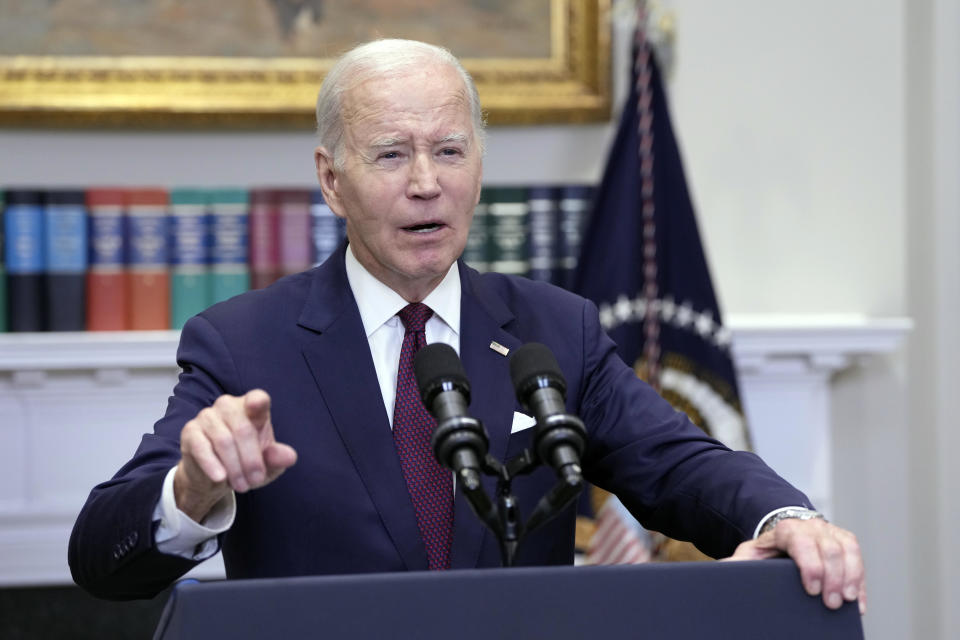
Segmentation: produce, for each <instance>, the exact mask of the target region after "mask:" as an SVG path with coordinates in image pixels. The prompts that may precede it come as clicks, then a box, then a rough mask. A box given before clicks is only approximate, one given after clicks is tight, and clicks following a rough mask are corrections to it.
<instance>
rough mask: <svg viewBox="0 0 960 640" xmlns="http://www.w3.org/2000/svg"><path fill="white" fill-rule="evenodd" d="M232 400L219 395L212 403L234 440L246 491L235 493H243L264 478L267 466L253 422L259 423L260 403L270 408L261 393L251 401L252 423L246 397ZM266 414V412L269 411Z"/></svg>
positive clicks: (261, 406)
mask: <svg viewBox="0 0 960 640" xmlns="http://www.w3.org/2000/svg"><path fill="white" fill-rule="evenodd" d="M248 395H249V394H247V395H245V396H243V397H242V398H235V397H233V396H221V397H220V398H218V399H217V401H216V402H214V409H216V411H217V413H218V415H219V417H220V418H221V419H222V420H223V421H224V424H225V425H226V427H227V428H228V429H229V430H230V432H231V434H232V438H233V448H234V449H235V450H236V454H237V459H238V460H239V466H240V471H239V473H240V474H241V475H242V476H243V483H242V484H245V485H246V489H240V488H237V490H238V491H241V492H243V491H246V490H247V489H252V488H255V487H259V486H261V485H262V484H263V482H264V480H265V479H266V464H265V463H264V460H263V451H262V449H261V446H260V435H259V433H258V426H257V425H256V424H255V422H254V420H257V421H259V420H261V419H262V418H261V415H260V414H258V412H262V409H263V404H264V403H263V401H264V399H265V400H266V405H267V407H269V399H270V398H269V396H267V394H266V393H264V392H262V391H261V392H260V395H261V396H263V397H262V398H256V397H255V398H254V399H253V402H252V407H253V413H254V416H255V417H254V420H251V419H250V413H251V411H250V409H249V408H248V399H247V396H248ZM268 415H269V411H268Z"/></svg>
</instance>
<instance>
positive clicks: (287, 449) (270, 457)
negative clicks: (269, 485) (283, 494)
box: [263, 442, 297, 482]
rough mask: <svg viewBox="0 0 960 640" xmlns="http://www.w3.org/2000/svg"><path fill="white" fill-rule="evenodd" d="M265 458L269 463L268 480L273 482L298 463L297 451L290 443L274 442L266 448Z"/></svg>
mask: <svg viewBox="0 0 960 640" xmlns="http://www.w3.org/2000/svg"><path fill="white" fill-rule="evenodd" d="M263 459H264V462H266V464H267V482H273V481H274V480H276V479H277V477H279V476H280V474H281V473H283V472H284V471H286V470H287V469H289V468H290V467H292V466H293V465H295V464H296V463H297V452H296V451H295V450H294V448H293V447H291V446H290V445H288V444H283V443H280V442H273V443H271V444H270V445H268V446H267V448H266V449H264V451H263Z"/></svg>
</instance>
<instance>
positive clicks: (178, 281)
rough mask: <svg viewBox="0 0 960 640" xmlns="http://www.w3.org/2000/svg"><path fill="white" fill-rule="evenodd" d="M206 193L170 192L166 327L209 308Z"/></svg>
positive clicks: (178, 324) (174, 325)
mask: <svg viewBox="0 0 960 640" xmlns="http://www.w3.org/2000/svg"><path fill="white" fill-rule="evenodd" d="M208 217H209V216H208V212H207V194H206V192H205V191H203V190H201V189H173V190H171V191H170V218H171V222H170V233H171V238H170V239H171V243H170V258H171V260H170V327H171V328H172V329H182V328H183V325H184V324H186V322H187V320H189V319H190V318H191V317H193V316H195V315H196V314H198V313H200V312H201V311H203V310H204V309H206V308H207V307H209V306H210V304H211V302H212V301H213V298H212V284H211V277H210V267H209V258H208V246H209V243H208V240H207V238H208V235H209V231H208Z"/></svg>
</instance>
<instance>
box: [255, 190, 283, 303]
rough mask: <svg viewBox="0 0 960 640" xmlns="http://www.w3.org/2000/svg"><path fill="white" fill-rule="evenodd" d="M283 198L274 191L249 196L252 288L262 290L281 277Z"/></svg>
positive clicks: (259, 192)
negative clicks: (281, 201) (281, 202)
mask: <svg viewBox="0 0 960 640" xmlns="http://www.w3.org/2000/svg"><path fill="white" fill-rule="evenodd" d="M279 207H280V197H279V192H278V191H276V190H273V189H254V190H252V191H251V192H250V220H249V232H250V240H249V242H250V287H251V288H253V289H262V288H263V287H266V286H268V285H271V284H273V283H274V282H275V281H276V280H277V278H279V277H280V238H279V235H280V211H279Z"/></svg>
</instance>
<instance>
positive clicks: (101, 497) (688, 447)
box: [69, 247, 809, 598]
mask: <svg viewBox="0 0 960 640" xmlns="http://www.w3.org/2000/svg"><path fill="white" fill-rule="evenodd" d="M344 249H345V247H341V250H340V251H338V252H337V253H336V254H334V256H333V257H331V258H330V259H329V260H328V261H327V262H325V263H324V264H323V265H321V266H319V267H317V268H315V269H312V270H310V271H307V272H304V273H300V274H297V275H294V276H290V277H287V278H284V279H282V280H280V281H279V282H277V283H276V284H274V285H273V286H271V287H268V288H266V289H263V290H258V291H252V292H249V293H247V294H244V295H241V296H238V297H236V298H233V299H232V300H229V301H227V302H224V303H222V304H218V305H215V306H213V307H212V308H210V309H208V310H207V311H205V312H203V313H201V314H200V315H198V316H196V317H195V318H192V319H191V320H190V321H189V322H188V323H187V325H186V327H184V329H183V332H182V336H181V341H180V347H179V350H178V353H177V360H178V363H179V365H180V366H181V368H182V373H181V375H180V380H179V382H178V384H177V386H176V388H175V390H174V394H173V396H172V397H171V398H170V399H169V403H168V406H167V412H166V415H165V416H164V417H163V418H162V419H161V420H160V421H159V422H157V423H156V425H155V427H154V433H153V434H148V435H145V436H144V437H143V441H142V443H141V445H140V447H139V448H138V450H137V452H136V454H135V456H134V458H133V459H132V460H131V461H130V462H129V463H128V464H127V465H125V466H124V467H123V468H122V469H121V470H120V471H119V472H118V473H117V475H116V476H114V478H113V479H111V480H109V481H108V482H106V483H103V484H101V485H99V486H97V487H95V488H94V489H93V491H92V492H91V494H90V497H89V499H88V500H87V503H86V505H85V506H84V508H83V511H82V512H81V513H80V516H79V517H78V520H77V523H76V525H75V527H74V531H73V535H72V536H71V541H70V551H69V557H70V566H71V569H72V571H73V575H74V579H75V580H76V581H77V582H78V584H80V585H81V586H83V587H85V588H87V589H88V590H89V591H91V592H92V593H94V594H96V595H100V596H103V597H113V598H134V597H149V596H152V595H153V594H155V593H157V592H158V591H160V590H161V589H163V588H164V587H166V586H167V585H169V584H170V583H171V582H172V581H173V580H175V579H176V578H177V577H179V576H180V575H181V574H182V573H183V572H185V571H186V570H188V569H189V568H190V567H191V566H192V564H193V563H191V562H190V561H187V560H184V559H181V558H176V557H172V556H167V555H164V554H161V553H159V552H158V551H156V549H155V545H154V542H153V531H154V529H155V526H156V524H155V523H154V522H152V514H153V510H154V507H155V505H156V504H157V501H158V499H159V496H160V491H161V486H162V481H163V478H164V475H165V474H166V472H167V471H168V470H169V469H170V468H171V467H172V466H174V465H175V464H176V463H177V461H178V460H179V458H180V450H179V433H180V430H181V428H182V427H183V425H184V424H185V423H186V422H187V421H188V420H190V419H192V418H193V417H194V416H195V415H196V414H197V412H198V411H199V410H200V409H202V408H204V407H207V406H209V405H211V404H212V403H213V401H214V400H215V399H216V398H217V397H218V396H219V395H221V394H224V393H229V394H232V395H242V394H244V393H246V392H247V391H249V390H251V389H254V388H261V389H264V390H266V391H267V392H268V393H269V394H270V396H271V398H272V406H271V416H272V421H273V428H274V431H275V435H276V438H277V440H278V441H280V442H285V443H287V444H289V445H291V446H293V447H294V448H295V449H296V451H297V453H298V456H299V458H298V462H297V464H296V465H295V466H294V467H292V468H290V469H289V470H287V471H286V472H285V473H284V474H283V475H282V476H281V477H280V478H279V479H278V480H276V481H275V482H273V483H272V484H270V485H268V486H266V487H263V488H261V489H258V490H255V491H251V492H248V493H246V494H244V495H238V496H237V518H236V521H235V523H234V525H233V527H232V528H231V529H230V531H229V532H227V533H226V534H224V535H223V536H222V539H221V543H222V549H223V554H224V560H225V564H226V569H227V575H228V577H232V578H253V577H267V576H293V575H307V574H333V573H356V572H372V571H403V570H421V569H426V568H427V556H426V552H425V550H424V546H423V543H422V541H421V539H420V535H419V532H418V529H417V524H416V517H415V515H414V509H413V506H412V503H411V502H410V498H409V495H408V493H407V489H406V485H405V482H404V479H403V475H402V472H401V470H400V465H399V461H398V458H397V455H396V452H395V450H394V445H393V438H392V434H391V431H390V426H389V422H388V419H387V415H386V412H385V410H384V405H383V401H382V399H381V397H380V392H379V386H378V384H377V378H376V373H375V371H374V366H373V360H372V357H371V355H370V349H369V346H368V342H367V339H366V336H365V334H364V330H363V325H362V323H361V320H360V314H359V311H358V309H357V305H356V302H355V301H354V298H353V294H352V292H351V290H350V287H349V285H348V283H347V278H346V271H345V266H344ZM459 269H460V278H461V284H462V300H461V337H460V356H461V359H462V361H463V365H464V368H465V369H466V372H467V376H468V378H469V379H470V382H471V387H472V401H471V404H470V412H471V415H473V416H474V417H476V418H477V419H479V420H480V421H481V422H482V423H483V424H484V425H485V426H486V428H487V430H488V432H489V434H490V451H491V453H492V454H493V455H494V456H495V457H496V458H498V459H500V460H505V459H508V458H510V457H512V456H514V455H516V454H519V453H520V452H521V451H522V450H523V449H524V448H525V447H526V446H528V445H529V443H530V437H531V435H532V434H531V431H532V430H530V429H528V430H526V431H521V432H518V433H516V434H513V435H511V433H510V430H511V424H512V419H513V413H514V411H518V410H520V407H519V405H518V404H517V401H516V398H515V394H514V391H513V389H512V386H511V382H510V375H509V366H508V359H507V358H506V357H504V356H503V355H501V354H499V353H497V352H496V351H494V350H492V349H491V348H490V346H489V345H490V343H491V341H496V342H499V343H500V344H502V345H504V346H506V347H508V348H509V349H511V350H513V349H516V348H517V347H519V346H520V345H522V344H524V343H526V342H534V341H535V342H542V343H544V344H546V345H547V346H548V347H549V348H550V349H551V350H552V351H553V352H554V354H556V356H557V360H558V361H559V363H560V366H561V368H562V369H563V372H564V375H565V377H566V380H567V386H568V389H567V408H568V410H569V411H570V412H571V413H574V414H576V415H579V416H580V417H581V418H582V419H583V421H584V423H585V424H586V427H587V432H588V444H587V449H586V451H585V453H584V458H583V468H584V473H585V476H586V478H587V479H588V480H589V481H591V482H593V483H594V484H596V485H598V486H600V487H602V488H604V489H607V490H610V491H612V492H614V493H616V494H617V495H618V496H619V497H620V498H621V500H622V501H623V502H624V504H625V505H626V506H627V507H628V508H629V509H630V510H631V511H632V512H633V514H634V515H635V516H637V518H638V519H639V520H640V521H641V522H642V523H644V524H645V525H646V526H647V527H649V528H652V529H655V530H659V531H662V532H664V533H667V534H668V535H671V536H673V537H675V538H679V539H684V540H692V541H694V542H695V544H697V546H698V547H699V548H700V549H702V550H703V551H705V552H706V553H708V554H711V555H713V556H722V555H728V554H729V553H731V552H732V551H733V550H734V548H735V547H736V545H737V544H738V543H740V542H741V541H743V540H745V539H747V538H749V537H750V536H751V535H752V533H753V529H754V528H755V527H756V525H757V523H758V522H759V520H760V519H761V518H762V517H763V516H764V515H765V514H766V513H768V512H769V511H771V510H773V509H775V508H777V507H780V506H785V505H808V504H809V503H808V500H807V498H806V497H805V496H804V495H803V494H802V493H800V492H798V491H797V490H796V489H794V488H793V487H791V486H790V485H789V484H787V483H786V482H785V481H784V480H782V479H781V478H779V477H778V476H777V475H776V474H775V473H774V472H773V471H772V470H770V469H769V468H768V467H767V466H766V465H765V464H763V463H762V462H761V461H760V460H759V459H758V458H757V457H756V456H754V455H752V454H750V453H743V452H731V451H729V450H728V449H727V448H726V447H724V446H723V445H721V444H720V443H718V442H716V441H715V440H712V439H710V438H708V437H707V436H706V435H705V434H704V433H703V432H702V431H701V430H700V429H698V428H697V427H696V426H694V425H693V424H692V423H690V421H689V420H687V418H686V417H685V416H684V415H683V414H680V413H677V412H675V411H674V410H673V409H672V408H671V407H670V405H669V404H667V403H666V402H665V401H664V400H662V399H661V398H660V397H659V396H658V395H657V394H656V393H655V392H654V391H653V390H652V389H650V388H649V387H648V386H647V385H646V384H644V383H643V382H642V381H640V380H638V379H637V377H636V376H635V374H634V372H633V371H632V369H630V368H629V367H627V366H626V365H625V364H624V363H623V361H622V360H620V358H619V357H618V356H617V355H616V354H615V350H614V349H615V347H614V344H613V343H612V342H611V341H610V339H609V338H608V337H607V336H606V335H605V334H604V333H603V332H602V330H601V329H600V325H599V321H598V317H597V310H596V308H595V307H594V305H593V304H592V303H590V302H589V301H587V300H584V299H583V298H580V297H578V296H575V295H573V294H570V293H568V292H566V291H563V290H562V289H558V288H556V287H553V286H551V285H548V284H545V283H538V282H532V281H529V280H526V279H524V278H517V277H508V276H503V275H500V274H483V275H481V274H478V273H477V272H476V271H474V270H473V269H470V268H469V267H467V266H466V265H464V264H463V263H462V262H461V263H460V264H459ZM554 481H555V477H554V475H553V473H552V471H550V470H549V469H540V470H538V471H537V472H535V473H534V474H532V475H530V476H524V477H521V478H520V479H518V480H517V481H515V483H514V491H515V493H516V494H517V496H518V499H519V502H520V505H521V508H522V509H524V510H525V511H524V513H525V514H527V515H529V513H530V510H531V509H532V508H533V506H534V505H535V504H536V501H537V500H538V499H539V498H540V497H541V496H542V495H543V494H544V493H545V492H546V491H547V490H548V489H549V488H550V487H551V486H552V485H553V483H554ZM487 489H488V491H490V492H491V493H492V490H493V487H492V484H490V485H488V487H487ZM574 523H575V513H574V512H573V509H569V510H567V512H565V513H564V514H562V515H561V516H559V517H557V518H556V519H555V520H553V521H551V522H550V523H549V524H548V525H546V526H544V527H543V528H542V529H540V530H538V531H536V532H534V533H533V534H531V535H530V536H529V537H528V538H527V539H525V540H524V541H523V542H522V544H521V545H520V550H519V553H518V556H517V563H518V564H527V565H547V564H569V563H571V562H572V559H573V545H574ZM451 564H452V567H453V568H469V567H493V566H499V564H500V555H499V548H498V545H497V541H496V539H495V536H494V535H493V534H491V533H490V532H489V531H488V530H487V529H486V528H485V527H484V526H483V525H482V524H481V523H480V522H479V520H478V519H477V518H476V517H475V516H474V514H473V513H471V512H470V507H469V505H468V503H467V501H466V499H465V498H464V496H463V495H462V494H460V492H459V491H458V492H457V496H456V500H455V514H454V536H453V547H452V550H451Z"/></svg>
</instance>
